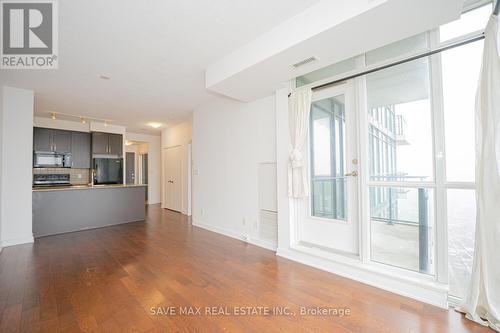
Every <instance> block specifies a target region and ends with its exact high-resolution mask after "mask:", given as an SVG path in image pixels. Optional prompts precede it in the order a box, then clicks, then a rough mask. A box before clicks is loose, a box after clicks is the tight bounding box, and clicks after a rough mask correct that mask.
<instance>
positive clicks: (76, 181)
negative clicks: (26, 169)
mask: <svg viewBox="0 0 500 333" xmlns="http://www.w3.org/2000/svg"><path fill="white" fill-rule="evenodd" d="M48 173H50V174H68V173H69V176H70V182H71V185H86V184H88V183H90V169H69V168H68V169H64V168H33V174H48Z"/></svg>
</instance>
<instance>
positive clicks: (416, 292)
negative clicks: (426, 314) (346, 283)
mask: <svg viewBox="0 0 500 333" xmlns="http://www.w3.org/2000/svg"><path fill="white" fill-rule="evenodd" d="M276 255H277V256H280V257H283V258H286V259H289V260H292V261H296V262H298V263H301V264H304V265H307V266H311V267H314V268H317V269H320V270H323V271H327V272H329V273H333V274H336V275H340V276H342V277H345V278H348V279H351V280H355V281H358V282H361V283H364V284H367V285H370V286H372V287H376V288H379V289H382V290H385V291H388V292H391V293H394V294H398V295H401V296H404V297H408V298H411V299H414V300H417V301H420V302H424V303H427V304H431V305H434V306H437V307H439V308H442V309H448V292H447V289H446V287H445V286H443V285H439V284H432V285H431V284H429V285H425V284H423V283H417V281H410V280H408V281H405V280H403V279H397V278H394V277H392V276H388V275H385V274H381V273H380V272H376V271H373V270H369V269H367V268H362V267H356V266H353V265H349V264H345V263H340V262H335V261H332V260H328V259H324V258H320V257H317V256H314V255H311V254H308V253H304V252H301V251H297V250H294V249H280V248H278V250H277V251H276Z"/></svg>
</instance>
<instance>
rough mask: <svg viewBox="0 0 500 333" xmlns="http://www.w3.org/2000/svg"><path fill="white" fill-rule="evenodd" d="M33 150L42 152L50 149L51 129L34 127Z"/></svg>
mask: <svg viewBox="0 0 500 333" xmlns="http://www.w3.org/2000/svg"><path fill="white" fill-rule="evenodd" d="M33 150H34V151H43V152H50V151H52V130H50V129H48V128H39V127H35V128H34V130H33Z"/></svg>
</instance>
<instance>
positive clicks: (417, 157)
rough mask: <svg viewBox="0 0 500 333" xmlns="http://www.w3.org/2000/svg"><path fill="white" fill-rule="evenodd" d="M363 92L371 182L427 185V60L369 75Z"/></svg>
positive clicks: (429, 164)
mask: <svg viewBox="0 0 500 333" xmlns="http://www.w3.org/2000/svg"><path fill="white" fill-rule="evenodd" d="M366 89H367V93H368V124H369V128H368V130H369V157H368V158H369V165H370V180H372V181H403V182H406V181H429V180H432V179H433V167H432V163H433V160H432V121H431V105H430V93H429V65H428V60H427V59H419V60H416V61H412V62H409V63H406V64H403V65H399V66H396V67H392V68H388V69H385V70H383V71H379V72H375V73H372V74H369V75H367V77H366Z"/></svg>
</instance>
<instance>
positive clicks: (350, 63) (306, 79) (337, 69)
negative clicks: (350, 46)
mask: <svg viewBox="0 0 500 333" xmlns="http://www.w3.org/2000/svg"><path fill="white" fill-rule="evenodd" d="M355 69H356V57H354V58H349V59H347V60H344V61H341V62H338V63H335V64H333V65H330V66H326V67H323V68H320V69H318V70H315V71H313V72H311V73H307V74H305V75H302V76H299V77H297V78H296V80H295V85H296V87H297V88H298V87H302V86H305V85H306V84H309V83H312V82H316V81H319V80H323V79H326V78H330V77H333V76H336V75H340V74H344V73H348V72H350V71H353V70H355Z"/></svg>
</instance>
